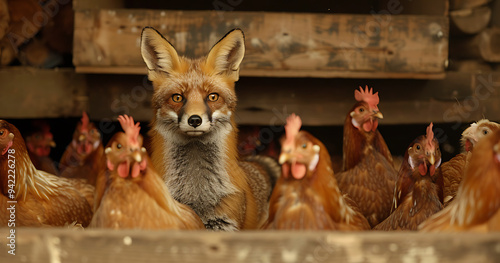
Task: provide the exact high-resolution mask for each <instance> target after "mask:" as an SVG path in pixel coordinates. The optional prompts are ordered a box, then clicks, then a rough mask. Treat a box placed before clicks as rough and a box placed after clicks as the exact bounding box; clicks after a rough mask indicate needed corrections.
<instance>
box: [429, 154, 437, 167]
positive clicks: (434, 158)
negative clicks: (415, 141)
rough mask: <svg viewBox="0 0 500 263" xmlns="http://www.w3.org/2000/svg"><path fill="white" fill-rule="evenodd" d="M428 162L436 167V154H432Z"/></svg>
mask: <svg viewBox="0 0 500 263" xmlns="http://www.w3.org/2000/svg"><path fill="white" fill-rule="evenodd" d="M428 160H429V163H430V164H431V165H434V164H435V163H436V157H434V153H431V154H430V156H429V158H428Z"/></svg>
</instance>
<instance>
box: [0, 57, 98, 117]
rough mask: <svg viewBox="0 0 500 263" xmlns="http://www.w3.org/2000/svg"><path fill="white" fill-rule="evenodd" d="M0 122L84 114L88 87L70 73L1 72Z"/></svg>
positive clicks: (26, 69) (8, 69)
mask: <svg viewBox="0 0 500 263" xmlns="http://www.w3.org/2000/svg"><path fill="white" fill-rule="evenodd" d="M0 80H1V81H0V86H1V87H2V88H1V89H2V91H3V92H2V95H1V96H2V103H0V118H13V119H14V118H60V117H77V116H81V114H82V111H84V110H87V107H88V97H87V85H86V83H85V77H84V76H83V75H77V74H75V72H74V70H72V69H56V70H42V69H32V68H24V67H17V68H4V69H2V70H0Z"/></svg>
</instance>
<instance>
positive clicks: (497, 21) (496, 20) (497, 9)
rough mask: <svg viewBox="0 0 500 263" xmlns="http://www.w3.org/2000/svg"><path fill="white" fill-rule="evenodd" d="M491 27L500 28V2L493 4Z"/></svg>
mask: <svg viewBox="0 0 500 263" xmlns="http://www.w3.org/2000/svg"><path fill="white" fill-rule="evenodd" d="M491 13H492V15H491V26H492V27H500V1H498V0H497V1H494V2H493V3H492V4H491Z"/></svg>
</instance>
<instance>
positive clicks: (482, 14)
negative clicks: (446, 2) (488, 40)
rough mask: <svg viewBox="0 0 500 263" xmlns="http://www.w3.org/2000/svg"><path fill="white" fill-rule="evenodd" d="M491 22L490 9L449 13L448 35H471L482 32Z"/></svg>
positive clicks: (486, 7) (472, 9)
mask: <svg viewBox="0 0 500 263" xmlns="http://www.w3.org/2000/svg"><path fill="white" fill-rule="evenodd" d="M490 20H491V8H490V7H488V6H481V7H478V8H470V9H461V10H455V11H451V12H450V22H451V23H450V34H452V35H472V34H477V33H479V32H481V31H482V30H484V29H485V28H486V27H487V26H488V24H489V23H490Z"/></svg>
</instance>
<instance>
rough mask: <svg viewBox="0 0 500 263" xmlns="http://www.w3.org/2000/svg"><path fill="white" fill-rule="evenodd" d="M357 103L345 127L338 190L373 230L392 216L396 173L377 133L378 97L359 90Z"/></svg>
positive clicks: (379, 113) (376, 94) (385, 146)
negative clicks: (348, 197)
mask: <svg viewBox="0 0 500 263" xmlns="http://www.w3.org/2000/svg"><path fill="white" fill-rule="evenodd" d="M354 95H355V98H356V100H357V101H358V102H357V103H356V104H355V105H354V106H353V108H352V109H351V110H350V111H349V113H348V114H347V117H346V119H345V123H344V147H343V172H341V173H337V174H336V177H337V181H338V184H339V188H340V190H341V191H342V192H343V193H347V194H349V196H350V197H351V198H352V199H353V200H354V201H355V202H356V204H358V205H359V207H360V209H361V212H362V213H363V215H364V216H365V217H366V218H367V219H368V222H370V225H371V226H372V227H373V226H375V225H377V224H378V223H380V222H382V221H383V220H384V219H385V218H386V217H387V216H389V214H390V212H391V204H392V197H393V193H394V182H395V180H396V175H397V172H396V170H395V169H394V166H393V161H392V155H391V153H390V151H389V149H388V148H387V145H386V144H385V141H384V138H382V135H381V134H380V133H379V132H378V130H377V126H378V119H381V118H383V116H382V113H381V112H380V111H379V109H378V106H377V105H378V103H379V97H378V93H375V94H373V89H370V90H368V87H366V90H363V89H362V88H361V87H360V90H359V91H358V90H356V91H355V93H354Z"/></svg>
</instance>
